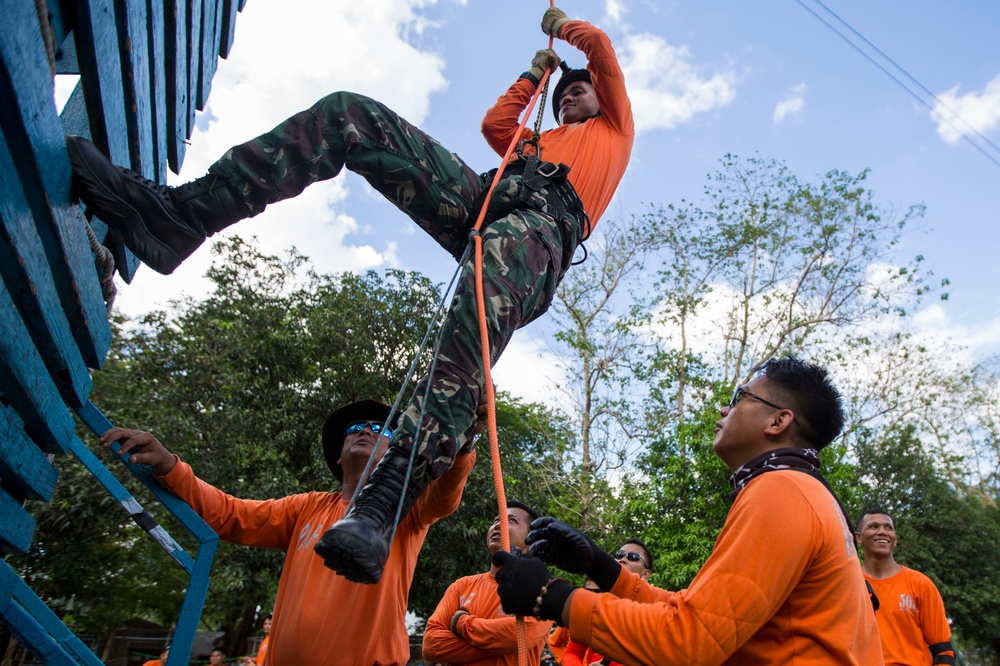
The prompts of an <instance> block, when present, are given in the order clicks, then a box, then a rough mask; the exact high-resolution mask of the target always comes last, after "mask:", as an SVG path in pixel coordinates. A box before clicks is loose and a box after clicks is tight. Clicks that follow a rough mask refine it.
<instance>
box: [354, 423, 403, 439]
mask: <svg viewBox="0 0 1000 666" xmlns="http://www.w3.org/2000/svg"><path fill="white" fill-rule="evenodd" d="M365 428H371V431H372V432H373V433H375V434H376V435H378V434H383V435H385V436H386V437H392V428H390V427H389V426H383V425H382V423H380V422H378V421H354V422H353V423H351V424H350V425H348V426H347V428H346V429H345V430H344V437H346V436H348V435H353V434H354V433H357V432H361V431H362V430H364V429H365Z"/></svg>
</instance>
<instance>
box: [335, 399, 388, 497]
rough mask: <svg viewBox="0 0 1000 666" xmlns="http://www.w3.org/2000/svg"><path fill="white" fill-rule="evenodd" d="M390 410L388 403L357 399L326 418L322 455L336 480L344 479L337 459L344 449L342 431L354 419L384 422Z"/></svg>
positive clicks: (341, 480) (342, 470)
mask: <svg viewBox="0 0 1000 666" xmlns="http://www.w3.org/2000/svg"><path fill="white" fill-rule="evenodd" d="M391 411H392V408H391V407H389V405H387V404H385V403H383V402H379V401H378V400H359V401H357V402H352V403H351V404H349V405H344V406H343V407H341V408H340V409H337V410H336V411H334V412H333V413H332V414H330V416H328V417H327V418H326V423H324V424H323V455H324V456H326V464H327V466H328V467H329V468H330V471H331V472H333V475H334V476H335V477H337V480H338V481H340V482H341V483H343V481H344V469H343V468H342V467H341V466H340V463H339V462H337V461H338V460H340V452H341V451H342V450H343V449H344V431H345V430H346V429H347V426H348V425H350V424H351V423H353V422H354V421H377V422H379V423H385V421H386V419H388V418H389V412H391Z"/></svg>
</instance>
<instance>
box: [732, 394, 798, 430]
mask: <svg viewBox="0 0 1000 666" xmlns="http://www.w3.org/2000/svg"><path fill="white" fill-rule="evenodd" d="M744 396H746V397H747V398H753V399H754V400H756V401H757V402H762V403H764V404H765V405H767V406H768V407H773V408H774V409H788V408H787V407H780V406H778V405H776V404H774V403H773V402H771V401H770V400H764V398H762V397H760V396H759V395H757V394H756V393H751V392H750V391H748V390H746V389H745V388H743V387H742V386H737V387H736V390H735V391H733V397H732V398H731V399H730V400H729V409H732V408H733V407H735V406H736V405H737V404H739V402H740V400H742V399H743V397H744ZM789 411H791V410H789ZM792 423H794V424H795V425H797V426H799V427H800V428H801V427H802V424H801V423H799V422H798V421H796V420H795V412H792Z"/></svg>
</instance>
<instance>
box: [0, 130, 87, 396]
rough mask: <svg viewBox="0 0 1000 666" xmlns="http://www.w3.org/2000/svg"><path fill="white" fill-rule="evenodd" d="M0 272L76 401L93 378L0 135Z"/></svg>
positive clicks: (58, 378) (61, 382) (44, 354)
mask: <svg viewBox="0 0 1000 666" xmlns="http://www.w3.org/2000/svg"><path fill="white" fill-rule="evenodd" d="M0 278H2V279H3V281H4V282H5V283H6V285H7V289H8V291H9V292H10V294H11V297H12V298H13V300H14V303H15V305H16V307H17V309H18V311H19V312H20V314H21V318H22V320H23V321H24V322H25V323H26V324H27V326H28V330H29V331H30V332H31V336H32V338H34V340H35V344H36V346H37V347H38V350H39V351H40V352H41V354H42V358H43V360H44V361H45V365H46V367H48V369H49V373H50V374H51V375H52V377H53V379H54V380H55V381H56V385H57V386H58V387H59V391H60V393H62V395H63V397H64V398H65V399H66V401H67V402H70V403H72V404H80V403H81V402H83V400H84V399H86V397H87V395H89V394H90V389H91V386H92V385H93V380H92V379H91V378H90V372H89V371H88V370H87V366H86V364H85V363H84V361H83V356H82V355H81V353H80V350H79V348H78V347H77V345H76V342H75V340H74V338H73V332H72V331H71V330H70V325H69V321H67V319H66V315H65V313H64V311H63V306H62V303H61V301H60V298H59V292H58V289H57V288H56V285H55V283H54V282H53V278H52V271H51V270H50V269H49V260H48V257H47V256H46V252H45V248H44V247H43V244H42V240H41V238H40V237H39V235H38V230H37V227H36V226H35V220H34V218H33V217H32V212H31V209H30V208H29V206H28V203H27V201H25V199H24V192H23V191H22V189H21V183H20V180H19V178H18V174H17V172H16V171H15V170H14V160H13V157H12V156H11V154H10V150H9V148H8V146H7V142H6V141H5V140H4V137H3V135H0Z"/></svg>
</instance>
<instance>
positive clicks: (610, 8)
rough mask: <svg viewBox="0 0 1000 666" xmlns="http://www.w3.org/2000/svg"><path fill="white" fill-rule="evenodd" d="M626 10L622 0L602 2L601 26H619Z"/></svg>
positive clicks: (605, 0)
mask: <svg viewBox="0 0 1000 666" xmlns="http://www.w3.org/2000/svg"><path fill="white" fill-rule="evenodd" d="M627 12H628V9H627V8H626V7H625V3H624V2H622V0H604V20H603V21H602V25H620V24H621V22H622V21H623V20H624V19H625V14H626V13H627Z"/></svg>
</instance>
